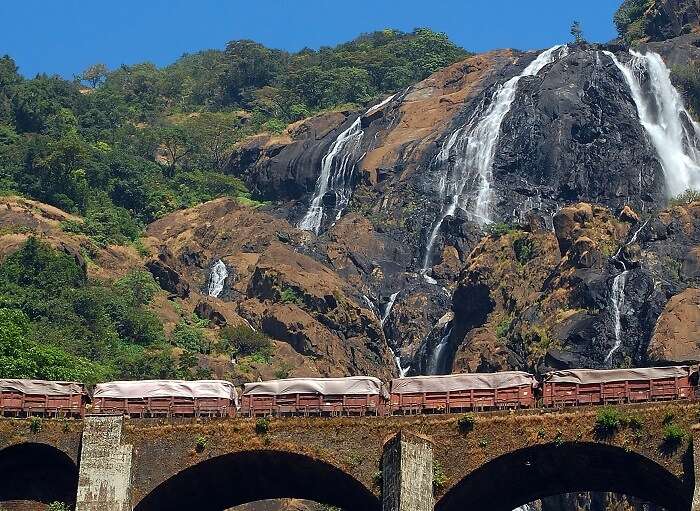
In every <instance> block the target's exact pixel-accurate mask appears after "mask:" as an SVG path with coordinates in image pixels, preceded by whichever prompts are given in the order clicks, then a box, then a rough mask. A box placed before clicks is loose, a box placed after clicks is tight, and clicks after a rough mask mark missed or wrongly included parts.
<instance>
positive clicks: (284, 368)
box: [275, 362, 294, 380]
mask: <svg viewBox="0 0 700 511" xmlns="http://www.w3.org/2000/svg"><path fill="white" fill-rule="evenodd" d="M292 369H294V366H293V365H292V364H290V363H289V362H282V363H281V364H280V366H279V367H278V368H277V370H276V371H275V378H277V379H278V380H282V379H284V378H289V375H290V374H291V372H292Z"/></svg>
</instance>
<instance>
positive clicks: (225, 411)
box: [93, 380, 238, 417]
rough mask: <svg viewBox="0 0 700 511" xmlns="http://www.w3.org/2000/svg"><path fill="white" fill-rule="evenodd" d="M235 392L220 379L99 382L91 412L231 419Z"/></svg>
mask: <svg viewBox="0 0 700 511" xmlns="http://www.w3.org/2000/svg"><path fill="white" fill-rule="evenodd" d="M237 407H238V393H237V392H236V388H235V387H234V386H233V384H232V383H230V382H228V381H223V380H199V381H184V380H141V381H113V382H109V383H101V384H99V385H97V386H96V387H95V392H94V394H93V412H95V413H119V414H124V415H128V416H130V417H233V416H235V414H236V408H237Z"/></svg>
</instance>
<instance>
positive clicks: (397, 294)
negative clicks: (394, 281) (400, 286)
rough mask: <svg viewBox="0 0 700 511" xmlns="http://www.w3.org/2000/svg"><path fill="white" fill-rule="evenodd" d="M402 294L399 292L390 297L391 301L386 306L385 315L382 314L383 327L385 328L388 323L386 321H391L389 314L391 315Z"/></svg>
mask: <svg viewBox="0 0 700 511" xmlns="http://www.w3.org/2000/svg"><path fill="white" fill-rule="evenodd" d="M400 292H401V291H397V292H396V293H393V294H391V295H389V301H388V302H386V305H385V306H384V314H382V318H381V323H382V326H384V323H385V322H386V320H387V319H389V314H391V309H392V308H393V307H394V303H395V302H396V298H397V297H398V296H399V293H400Z"/></svg>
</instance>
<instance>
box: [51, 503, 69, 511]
mask: <svg viewBox="0 0 700 511" xmlns="http://www.w3.org/2000/svg"><path fill="white" fill-rule="evenodd" d="M46 511H71V507H70V506H69V505H68V504H64V503H63V502H58V501H55V502H52V503H51V504H49V505H48V506H47V508H46Z"/></svg>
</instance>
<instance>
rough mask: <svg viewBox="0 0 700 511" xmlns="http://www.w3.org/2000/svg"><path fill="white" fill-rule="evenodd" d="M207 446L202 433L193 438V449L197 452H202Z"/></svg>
mask: <svg viewBox="0 0 700 511" xmlns="http://www.w3.org/2000/svg"><path fill="white" fill-rule="evenodd" d="M206 448H207V439H206V438H204V437H203V436H202V435H199V436H198V437H197V438H195V439H194V450H195V451H197V452H202V451H204V449H206Z"/></svg>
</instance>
